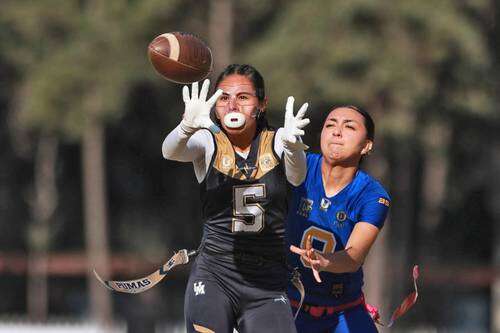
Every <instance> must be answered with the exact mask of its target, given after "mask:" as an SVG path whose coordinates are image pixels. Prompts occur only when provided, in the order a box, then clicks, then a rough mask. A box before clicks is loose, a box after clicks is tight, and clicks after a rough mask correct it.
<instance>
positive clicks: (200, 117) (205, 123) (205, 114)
mask: <svg viewBox="0 0 500 333" xmlns="http://www.w3.org/2000/svg"><path fill="white" fill-rule="evenodd" d="M209 87H210V80H208V79H207V80H205V81H203V84H202V86H201V91H200V93H199V95H198V82H194V83H193V84H192V86H191V96H189V88H188V86H184V87H183V88H182V99H183V100H184V104H185V109H184V117H183V119H182V121H181V127H182V129H183V130H184V131H185V132H187V133H193V132H196V131H197V130H199V129H200V128H210V127H216V126H215V124H214V123H213V122H212V120H211V119H210V110H211V109H212V107H213V106H214V104H215V102H216V101H217V99H218V98H219V96H220V95H222V92H223V91H222V89H218V90H217V91H216V92H215V93H214V94H213V95H212V97H210V98H209V99H208V100H207V95H208V89H209Z"/></svg>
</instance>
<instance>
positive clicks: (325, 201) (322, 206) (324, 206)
mask: <svg viewBox="0 0 500 333" xmlns="http://www.w3.org/2000/svg"><path fill="white" fill-rule="evenodd" d="M331 204H332V203H331V202H330V200H328V199H327V198H322V199H321V202H320V204H319V209H321V210H322V211H324V212H326V211H327V210H328V208H330V205H331Z"/></svg>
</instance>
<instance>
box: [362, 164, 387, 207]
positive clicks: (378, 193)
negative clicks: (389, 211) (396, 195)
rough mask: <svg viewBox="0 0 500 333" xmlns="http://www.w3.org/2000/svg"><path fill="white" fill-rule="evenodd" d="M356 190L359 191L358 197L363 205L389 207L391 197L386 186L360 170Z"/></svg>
mask: <svg viewBox="0 0 500 333" xmlns="http://www.w3.org/2000/svg"><path fill="white" fill-rule="evenodd" d="M355 188H356V190H357V192H358V191H359V193H358V195H357V197H358V202H359V203H360V204H361V205H366V204H375V205H381V206H385V207H387V208H388V207H389V206H390V203H391V197H390V196H389V193H388V192H387V190H386V189H385V188H384V186H383V185H382V184H381V183H380V182H379V181H378V180H377V179H375V178H374V177H372V176H371V175H369V174H368V173H366V172H365V171H362V170H359V171H358V173H357V175H356V184H355Z"/></svg>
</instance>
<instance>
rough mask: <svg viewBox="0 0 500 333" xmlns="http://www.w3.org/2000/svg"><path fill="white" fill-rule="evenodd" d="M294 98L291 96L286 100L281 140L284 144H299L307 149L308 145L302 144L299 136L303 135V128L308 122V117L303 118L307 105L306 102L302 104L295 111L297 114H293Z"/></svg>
mask: <svg viewBox="0 0 500 333" xmlns="http://www.w3.org/2000/svg"><path fill="white" fill-rule="evenodd" d="M294 101H295V99H294V98H293V96H290V97H288V99H287V101H286V111H285V125H284V126H283V141H284V143H285V144H288V145H290V144H291V145H293V146H300V147H299V148H301V149H302V150H304V149H307V148H308V147H307V146H306V145H304V144H303V143H302V142H301V140H300V137H301V136H302V135H304V130H303V128H304V127H306V126H307V124H309V122H310V121H309V119H308V118H305V119H303V118H304V115H305V113H306V110H307V108H308V106H309V104H308V103H304V104H302V106H301V107H300V109H299V111H297V115H295V116H294V115H293V103H294Z"/></svg>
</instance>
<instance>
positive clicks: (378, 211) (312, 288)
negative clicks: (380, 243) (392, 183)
mask: <svg viewBox="0 0 500 333" xmlns="http://www.w3.org/2000/svg"><path fill="white" fill-rule="evenodd" d="M321 163H322V156H321V155H319V154H308V155H307V178H306V180H305V181H304V182H303V184H302V185H301V186H299V187H297V188H295V189H294V193H293V198H292V204H291V206H290V209H289V212H288V220H287V241H288V243H289V245H290V244H293V245H295V246H298V247H302V248H304V247H305V240H306V239H307V237H308V236H309V235H311V238H312V245H313V247H314V248H315V249H317V250H319V251H322V252H325V253H329V252H334V251H342V250H344V249H345V246H346V244H347V241H348V239H349V236H350V235H351V232H352V230H353V228H354V225H355V224H356V223H357V222H360V221H362V222H367V223H370V224H373V225H374V226H376V227H377V228H379V229H380V228H382V226H383V225H384V220H385V218H386V216H387V212H388V210H389V203H390V198H389V195H388V194H387V192H386V191H385V190H384V188H383V187H382V185H380V183H379V182H378V181H376V180H375V179H374V178H372V177H371V176H370V175H368V174H367V173H365V172H363V171H361V170H358V171H357V172H356V175H355V176H354V179H353V180H352V181H351V183H349V184H348V185H347V186H346V187H344V188H343V189H342V191H340V192H339V193H337V194H336V195H334V196H333V197H327V196H326V194H325V189H324V187H323V181H322V175H321ZM288 260H289V263H290V264H291V265H292V266H293V267H298V268H299V271H300V273H301V278H302V283H303V284H304V287H305V290H306V297H305V300H304V302H305V303H309V304H316V305H327V306H334V305H339V304H343V303H347V302H351V301H353V300H355V299H357V298H358V297H360V296H361V293H362V291H361V288H362V286H363V271H362V269H361V268H360V269H359V270H358V271H357V272H354V273H341V274H335V273H329V272H321V273H320V275H321V279H322V281H323V282H322V283H317V282H316V281H315V280H314V277H313V274H312V270H311V269H310V268H309V267H306V266H305V265H304V263H303V262H302V260H301V259H300V256H299V255H297V254H294V253H291V252H290V253H289V255H288ZM288 294H289V296H290V298H292V299H295V300H299V299H300V295H299V293H298V291H297V290H296V289H295V287H293V285H291V284H290V285H289V287H288Z"/></svg>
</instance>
